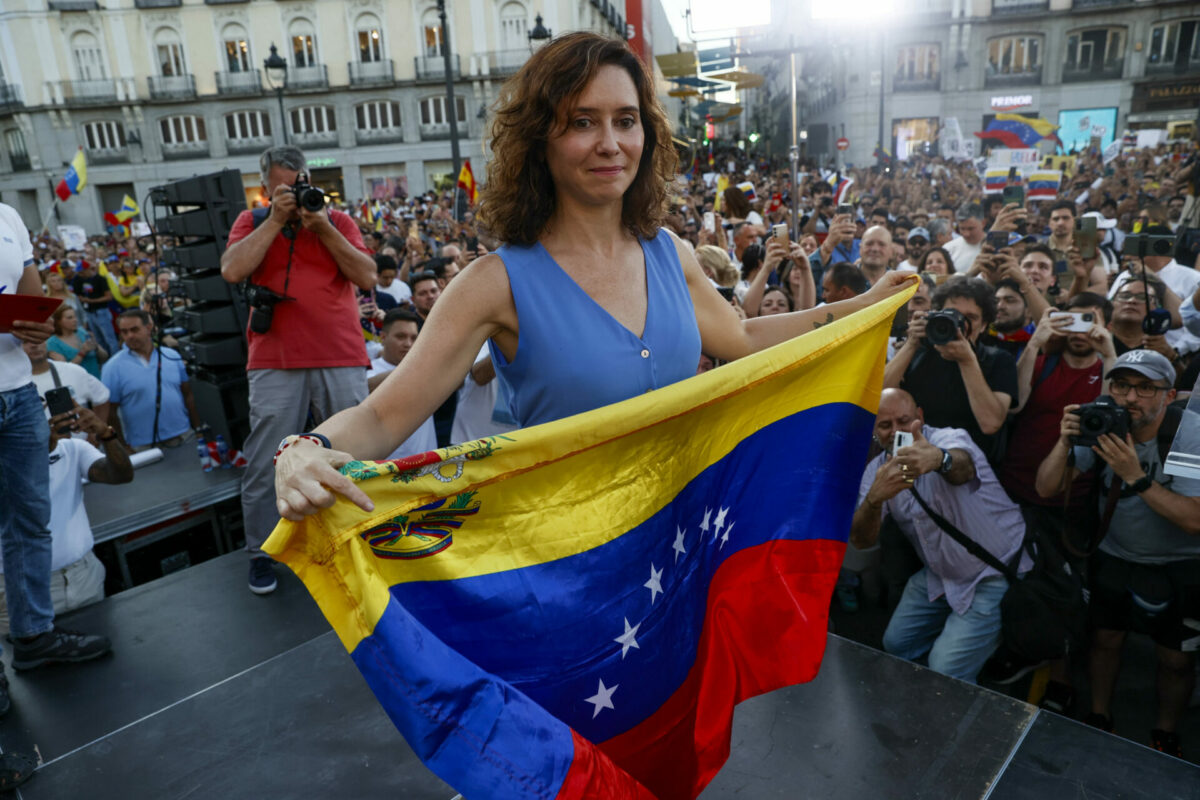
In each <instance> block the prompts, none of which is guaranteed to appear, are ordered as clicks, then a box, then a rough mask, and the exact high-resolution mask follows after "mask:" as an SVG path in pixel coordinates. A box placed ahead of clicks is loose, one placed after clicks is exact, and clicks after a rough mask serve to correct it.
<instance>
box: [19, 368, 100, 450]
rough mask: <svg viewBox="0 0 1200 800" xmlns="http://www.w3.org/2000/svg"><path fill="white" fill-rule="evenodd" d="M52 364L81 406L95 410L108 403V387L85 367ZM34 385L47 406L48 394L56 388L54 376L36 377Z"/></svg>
mask: <svg viewBox="0 0 1200 800" xmlns="http://www.w3.org/2000/svg"><path fill="white" fill-rule="evenodd" d="M50 364H51V368H52V369H53V370H55V371H57V372H58V380H59V381H60V382H61V383H62V385H63V386H65V387H67V389H69V390H70V392H71V397H73V398H74V399H75V402H76V403H78V404H79V405H81V406H88V407H90V408H95V407H96V406H98V405H100V404H101V403H107V402H108V396H109V392H108V387H107V386H105V385H104V383H103V381H101V380H100V379H99V378H97V377H96V376H95V375H92V374H91V373H90V372H88V371H87V370H86V369H84V368H83V367H81V366H79V365H78V364H68V363H66V362H62V361H51V362H50ZM33 385H34V386H36V387H37V393H38V397H40V398H42V404H43V405H45V403H46V392H48V391H50V390H51V389H53V388H54V374H53V373H52V372H51V371H50V370H46V371H45V372H43V373H42V374H40V375H34V376H33ZM46 419H50V409H49V407H47V408H46ZM83 438H84V439H86V438H87V434H84V436H83Z"/></svg>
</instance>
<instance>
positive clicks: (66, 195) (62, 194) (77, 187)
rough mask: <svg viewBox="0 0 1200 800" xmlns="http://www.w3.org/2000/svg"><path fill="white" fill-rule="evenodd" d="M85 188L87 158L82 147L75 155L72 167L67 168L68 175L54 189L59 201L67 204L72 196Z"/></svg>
mask: <svg viewBox="0 0 1200 800" xmlns="http://www.w3.org/2000/svg"><path fill="white" fill-rule="evenodd" d="M85 186H87V156H85V155H84V154H83V148H82V147H81V148H79V152H78V153H76V154H75V158H73V159H71V166H69V167H67V174H66V175H65V176H64V177H63V179H62V180H61V181H59V182H58V186H56V187H54V193H55V194H57V195H58V199H59V200H62V201H63V202H66V201H67V200H69V199H70V198H71V195H73V194H79V193H80V192H81V191H83V187H85Z"/></svg>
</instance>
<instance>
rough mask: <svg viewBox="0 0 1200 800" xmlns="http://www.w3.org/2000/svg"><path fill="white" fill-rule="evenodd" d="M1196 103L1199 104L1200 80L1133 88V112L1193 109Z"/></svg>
mask: <svg viewBox="0 0 1200 800" xmlns="http://www.w3.org/2000/svg"><path fill="white" fill-rule="evenodd" d="M1197 103H1200V78H1188V79H1186V80H1179V81H1155V82H1154V83H1136V84H1134V86H1133V110H1134V111H1154V110H1158V109H1163V108H1190V109H1195V108H1196V104H1197Z"/></svg>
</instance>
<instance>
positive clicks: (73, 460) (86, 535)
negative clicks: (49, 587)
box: [0, 439, 104, 572]
mask: <svg viewBox="0 0 1200 800" xmlns="http://www.w3.org/2000/svg"><path fill="white" fill-rule="evenodd" d="M102 458H104V454H103V453H101V452H100V451H99V450H97V449H96V448H95V447H92V446H91V445H90V444H88V443H87V442H85V441H82V440H79V439H59V440H58V442H57V443H56V444H55V447H54V449H53V450H51V451H50V536H51V542H50V569H51V571H53V570H56V569H62V568H63V567H65V566H67V565H68V564H74V563H75V562H76V561H78V560H79V559H81V558H83V557H84V556H85V555H87V552H88V551H89V550H91V549H92V545H93V544H95V540H94V539H93V538H92V526H91V524H90V523H89V522H88V517H87V510H86V509H85V508H84V507H83V479H84V478H86V477H87V474H88V470H89V469H91V468H92V465H93V464H95V463H96V462H97V461H99V460H100V459H102ZM0 572H3V564H2V563H0Z"/></svg>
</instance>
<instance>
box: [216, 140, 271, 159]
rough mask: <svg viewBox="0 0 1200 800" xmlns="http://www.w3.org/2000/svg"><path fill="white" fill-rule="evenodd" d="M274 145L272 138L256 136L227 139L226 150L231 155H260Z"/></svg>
mask: <svg viewBox="0 0 1200 800" xmlns="http://www.w3.org/2000/svg"><path fill="white" fill-rule="evenodd" d="M272 143H273V141H272V139H271V137H270V136H256V137H253V138H246V139H226V140H225V148H226V150H228V151H229V154H230V155H235V156H244V155H258V154H259V153H261V152H262V151H263V150H266V149H267V148H268V147H270V146H271V144H272Z"/></svg>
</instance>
